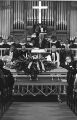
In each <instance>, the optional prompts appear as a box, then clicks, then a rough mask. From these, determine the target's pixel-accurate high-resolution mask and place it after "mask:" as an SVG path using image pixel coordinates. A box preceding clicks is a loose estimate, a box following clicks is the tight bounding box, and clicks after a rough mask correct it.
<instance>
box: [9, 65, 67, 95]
mask: <svg viewBox="0 0 77 120" xmlns="http://www.w3.org/2000/svg"><path fill="white" fill-rule="evenodd" d="M10 71H11V73H12V74H13V77H14V80H15V82H14V89H13V95H20V96H26V95H32V96H37V95H43V96H49V95H52V94H55V95H61V94H63V95H66V87H67V70H66V69H64V68H62V67H59V68H57V69H52V70H51V71H47V72H42V73H40V74H38V80H34V81H31V80H30V76H29V75H24V74H23V72H21V73H19V74H17V72H16V70H15V69H10Z"/></svg>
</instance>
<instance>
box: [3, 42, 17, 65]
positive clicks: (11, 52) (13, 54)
mask: <svg viewBox="0 0 77 120" xmlns="http://www.w3.org/2000/svg"><path fill="white" fill-rule="evenodd" d="M18 57H19V52H18V50H17V49H16V47H15V45H14V44H12V45H11V47H10V50H9V55H5V56H4V57H3V58H2V60H3V61H6V64H7V65H13V63H14V62H15V60H17V59H18Z"/></svg>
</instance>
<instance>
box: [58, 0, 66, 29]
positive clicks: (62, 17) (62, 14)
mask: <svg viewBox="0 0 77 120" xmlns="http://www.w3.org/2000/svg"><path fill="white" fill-rule="evenodd" d="M56 15H57V17H56V19H57V20H56V29H57V30H67V3H66V2H61V1H59V2H57V7H56Z"/></svg>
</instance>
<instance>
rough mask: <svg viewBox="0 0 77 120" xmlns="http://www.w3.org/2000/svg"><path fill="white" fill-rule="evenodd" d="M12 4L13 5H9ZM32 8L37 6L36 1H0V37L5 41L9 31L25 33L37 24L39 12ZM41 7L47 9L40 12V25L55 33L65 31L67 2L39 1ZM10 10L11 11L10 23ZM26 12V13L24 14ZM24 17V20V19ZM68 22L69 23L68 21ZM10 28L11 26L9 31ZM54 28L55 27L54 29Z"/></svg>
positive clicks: (37, 2)
mask: <svg viewBox="0 0 77 120" xmlns="http://www.w3.org/2000/svg"><path fill="white" fill-rule="evenodd" d="M11 3H13V4H11ZM33 6H39V1H38V0H32V1H26V0H25V1H24V0H22V1H21V0H13V1H11V0H3V1H0V37H2V38H3V39H7V38H8V36H9V35H10V33H11V31H14V30H15V31H20V32H21V31H24V30H25V33H26V32H27V31H26V29H25V27H24V25H26V27H29V28H30V27H33V25H35V24H38V23H39V10H38V9H33ZM41 6H47V7H48V8H47V9H42V10H41V23H42V24H43V25H45V26H47V27H49V28H53V30H55V31H67V24H68V23H67V19H68V15H67V13H68V12H67V11H68V7H67V2H65V1H43V0H42V1H41ZM11 10H13V17H12V19H13V20H12V21H13V23H11V22H10V18H11V14H10V13H11V12H10V11H11ZM25 10H26V12H24V11H25ZM24 16H26V17H25V19H24ZM69 22H70V21H69ZM10 26H13V27H12V29H13V30H11V29H10ZM55 26H56V27H55Z"/></svg>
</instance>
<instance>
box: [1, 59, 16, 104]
mask: <svg viewBox="0 0 77 120" xmlns="http://www.w3.org/2000/svg"><path fill="white" fill-rule="evenodd" d="M3 65H4V63H3V61H2V60H0V91H1V102H2V104H3V105H4V104H6V102H7V100H8V99H9V100H10V99H11V96H12V90H13V85H14V78H13V75H12V74H11V72H10V71H9V70H7V69H4V68H3Z"/></svg>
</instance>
